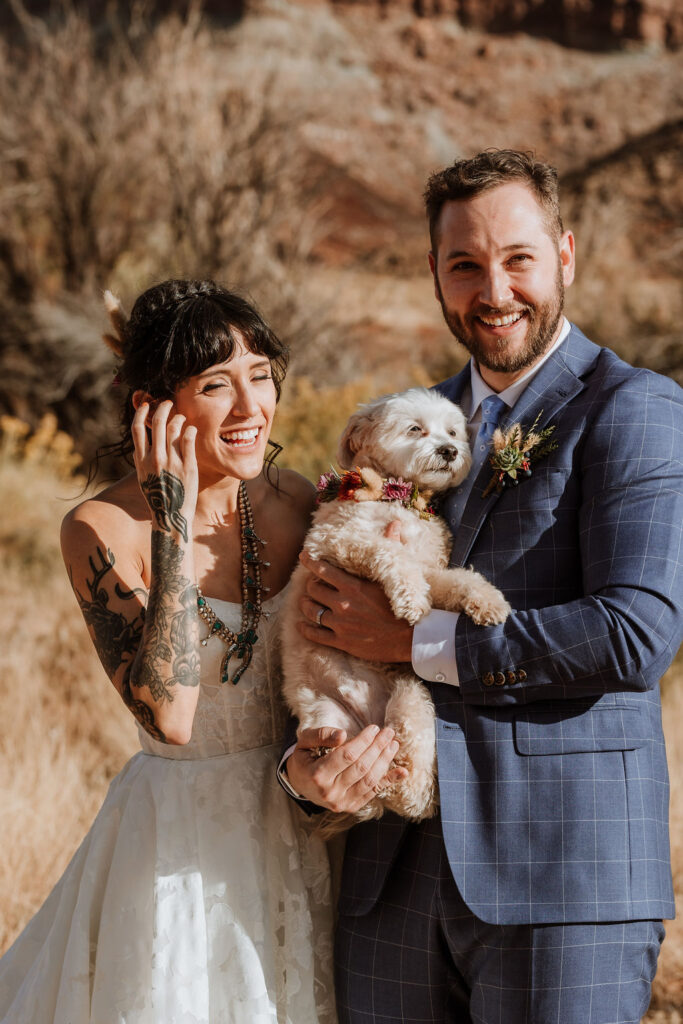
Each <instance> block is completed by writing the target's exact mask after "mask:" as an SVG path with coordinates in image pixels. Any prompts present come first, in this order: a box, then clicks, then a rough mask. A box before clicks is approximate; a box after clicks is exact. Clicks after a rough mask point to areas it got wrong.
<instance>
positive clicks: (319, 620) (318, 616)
mask: <svg viewBox="0 0 683 1024" xmlns="http://www.w3.org/2000/svg"><path fill="white" fill-rule="evenodd" d="M326 611H329V608H326V607H325V605H324V604H321V605H320V606H319V607H318V610H317V612H316V613H315V624H316V626H318V627H319V628H320V629H324V628H325V627H324V626H323V615H324V614H325V612H326Z"/></svg>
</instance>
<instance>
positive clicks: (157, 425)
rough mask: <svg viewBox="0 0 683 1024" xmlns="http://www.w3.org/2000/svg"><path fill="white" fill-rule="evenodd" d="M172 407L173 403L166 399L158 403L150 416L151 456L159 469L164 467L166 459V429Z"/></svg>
mask: <svg viewBox="0 0 683 1024" xmlns="http://www.w3.org/2000/svg"><path fill="white" fill-rule="evenodd" d="M172 407H173V402H171V401H170V400H168V399H167V400H165V401H163V402H160V403H159V405H158V406H157V408H156V411H155V413H154V415H153V416H152V455H153V457H154V461H155V462H156V464H157V466H158V467H159V468H161V467H162V466H164V465H165V463H166V460H167V457H168V445H167V441H166V427H167V423H168V417H169V414H170V412H171V409H172Z"/></svg>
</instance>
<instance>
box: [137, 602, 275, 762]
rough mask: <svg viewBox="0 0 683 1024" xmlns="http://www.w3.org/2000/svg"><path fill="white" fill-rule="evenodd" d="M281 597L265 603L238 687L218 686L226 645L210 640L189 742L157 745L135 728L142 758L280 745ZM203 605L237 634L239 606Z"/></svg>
mask: <svg viewBox="0 0 683 1024" xmlns="http://www.w3.org/2000/svg"><path fill="white" fill-rule="evenodd" d="M286 589H287V588H285V590H286ZM284 592H285V591H284V590H281V591H279V593H277V594H276V595H275V596H274V597H272V598H270V599H269V600H267V601H264V602H263V610H264V612H266V613H267V615H268V617H266V615H265V614H264V615H262V617H261V621H260V622H259V627H258V637H259V638H258V640H257V642H256V644H255V645H254V653H253V657H252V660H251V664H250V665H249V667H248V668H247V670H246V671H245V673H244V675H243V676H242V678H241V679H240V681H239V682H238V683H237V685H233V684H232V683H221V682H220V666H221V661H222V659H223V656H224V654H225V651H226V647H225V644H224V643H223V642H222V641H221V640H219V639H218V638H217V637H212V638H211V639H210V640H209V642H208V643H207V645H206V646H205V647H200V649H199V650H200V664H201V675H200V691H199V700H198V702H197V710H196V711H195V716H194V723H193V727H192V737H191V739H190V742H189V743H187V744H185V745H184V746H177V745H174V744H170V743H158V742H157V741H156V740H154V739H152V737H151V736H150V735H149V734H148V733H146V732H145V731H144V730H143V729H142V728H140V727H138V733H139V736H140V743H141V745H142V749H143V750H144V751H145V753H148V754H156V755H157V756H159V757H166V758H172V759H174V760H193V759H196V758H205V757H219V756H221V755H223V754H234V753H237V752H239V751H243V750H251V749H253V748H254V747H264V746H268V745H269V744H271V743H279V742H280V740H281V738H282V734H283V732H284V723H285V718H286V711H285V709H284V705H283V704H282V699H281V696H280V691H281V685H280V651H279V648H280V644H279V634H278V611H279V609H280V607H281V604H282V601H283V599H284ZM207 601H208V602H209V604H210V605H211V607H212V608H213V610H214V611H215V613H216V615H218V617H219V618H220V619H222V620H223V622H225V623H226V625H227V626H228V627H229V628H230V629H231V630H233V632H238V631H239V627H240V623H241V616H242V609H241V606H240V605H239V604H233V603H231V602H229V601H220V600H217V599H216V598H213V597H208V596H207ZM206 632H207V627H206V625H205V624H204V623H203V622H200V636H201V637H202V639H203V638H204V637H205V636H206ZM237 664H239V663H238V662H236V663H235V668H236V667H237Z"/></svg>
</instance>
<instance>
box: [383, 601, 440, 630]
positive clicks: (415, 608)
mask: <svg viewBox="0 0 683 1024" xmlns="http://www.w3.org/2000/svg"><path fill="white" fill-rule="evenodd" d="M390 604H391V610H392V612H393V613H394V615H395V616H396V618H397V619H405V621H406V622H408V623H409V624H410V625H411V626H414V625H416V624H417V623H418V622H419V621H420V619H423V618H424V617H425V615H427V614H428V613H429V612H431V610H432V602H431V600H430V597H429V593H425V594H416V593H410V594H405V593H404V594H400V595H393V596H392V598H391V601H390Z"/></svg>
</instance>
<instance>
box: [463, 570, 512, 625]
mask: <svg viewBox="0 0 683 1024" xmlns="http://www.w3.org/2000/svg"><path fill="white" fill-rule="evenodd" d="M462 610H463V611H464V613H465V614H466V615H468V616H469V617H470V618H471V619H472V621H473V622H475V623H476V624H477V626H499V625H501V623H503V622H505V620H506V619H507V617H508V615H509V614H510V612H511V611H512V608H511V607H510V605H509V604H508V602H507V601H506V600H505V598H504V597H503V595H502V594H501V592H500V590H498V588H497V587H494V586H493V584H492V583H489V582H488V580H485V579H484V578H483V577H481V578H480V579H478V580H477V581H476V583H474V584H473V586H472V588H471V590H470V591H469V593H468V594H467V597H466V598H465V600H464V602H463V607H462Z"/></svg>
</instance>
